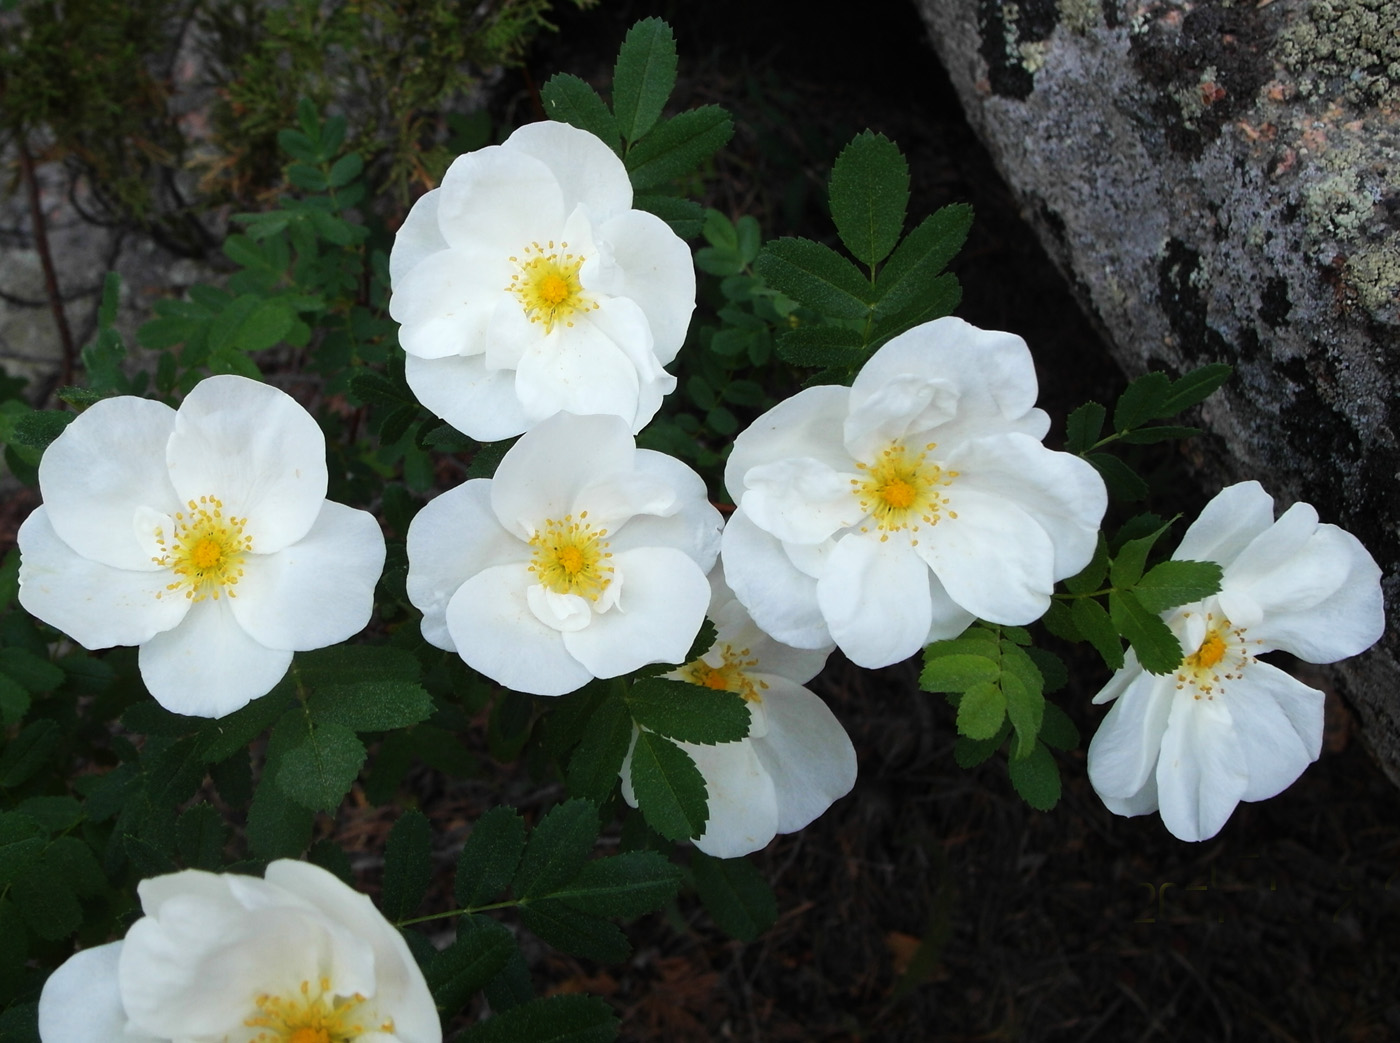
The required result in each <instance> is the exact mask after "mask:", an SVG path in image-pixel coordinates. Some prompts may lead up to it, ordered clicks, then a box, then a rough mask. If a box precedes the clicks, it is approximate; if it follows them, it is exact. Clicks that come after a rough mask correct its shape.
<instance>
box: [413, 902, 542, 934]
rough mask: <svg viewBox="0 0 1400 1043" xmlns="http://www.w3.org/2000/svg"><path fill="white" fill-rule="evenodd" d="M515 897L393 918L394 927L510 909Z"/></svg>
mask: <svg viewBox="0 0 1400 1043" xmlns="http://www.w3.org/2000/svg"><path fill="white" fill-rule="evenodd" d="M519 904H520V902H519V901H517V900H516V899H514V898H512V899H508V900H507V901H504V902H492V903H491V904H490V905H470V906H467V908H465V909H449V910H448V911H447V912H445V913H429V914H428V915H427V916H414V917H411V918H409V919H407V920H395V921H394V926H395V927H412V926H413V925H414V924H419V923H427V922H428V921H429V920H445V919H447V918H448V917H449V916H471V915H473V914H474V913H489V912H491V911H492V910H493V909H510V908H512V907H513V906H517V905H519Z"/></svg>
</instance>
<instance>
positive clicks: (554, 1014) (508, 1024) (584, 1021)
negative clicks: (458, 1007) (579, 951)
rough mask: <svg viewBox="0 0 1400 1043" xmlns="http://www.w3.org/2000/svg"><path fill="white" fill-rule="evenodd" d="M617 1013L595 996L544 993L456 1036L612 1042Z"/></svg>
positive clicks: (466, 1040)
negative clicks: (539, 997) (545, 995)
mask: <svg viewBox="0 0 1400 1043" xmlns="http://www.w3.org/2000/svg"><path fill="white" fill-rule="evenodd" d="M617 1026H618V1020H617V1015H615V1014H614V1013H613V1011H612V1008H611V1007H609V1006H608V1005H607V1003H606V1002H605V1001H603V1000H601V999H599V998H598V997H597V996H547V997H545V998H544V999H535V1000H530V1001H529V1002H527V1003H522V1004H520V1005H519V1006H517V1007H511V1008H510V1009H509V1010H503V1011H499V1012H498V1013H495V1014H493V1015H492V1016H491V1017H490V1018H488V1019H487V1020H486V1021H478V1022H477V1023H476V1024H475V1025H472V1026H471V1027H470V1028H468V1029H467V1031H466V1032H464V1033H462V1035H461V1036H460V1037H458V1038H459V1039H460V1041H461V1043H611V1041H612V1040H615V1039H616V1038H617Z"/></svg>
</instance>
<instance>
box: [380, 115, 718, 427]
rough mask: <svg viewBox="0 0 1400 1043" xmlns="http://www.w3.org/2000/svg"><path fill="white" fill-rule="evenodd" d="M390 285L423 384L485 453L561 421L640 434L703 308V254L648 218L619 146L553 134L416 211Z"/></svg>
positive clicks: (507, 151)
mask: <svg viewBox="0 0 1400 1043" xmlns="http://www.w3.org/2000/svg"><path fill="white" fill-rule="evenodd" d="M389 275H390V279H391V282H392V284H393V294H392V296H391V297H390V300H389V313H390V314H391V315H392V316H393V317H394V318H395V319H396V320H398V322H400V323H402V326H403V328H402V329H401V330H400V331H399V343H400V344H402V345H403V349H404V351H405V352H407V353H408V358H407V369H406V376H407V379H408V384H409V387H411V388H412V389H413V393H414V394H415V395H417V396H418V400H419V401H420V402H422V403H423V405H425V406H426V407H427V408H428V409H430V410H432V411H433V412H434V413H436V414H437V415H438V416H440V417H442V418H443V419H444V420H446V421H447V422H448V423H450V424H452V426H454V427H456V428H457V429H458V430H460V431H463V432H464V433H466V434H468V435H470V436H471V437H472V438H476V439H480V440H482V441H494V440H496V439H501V438H509V437H511V436H513V435H518V434H520V433H521V432H523V431H526V430H528V429H529V428H530V427H532V426H533V425H534V424H537V423H539V422H540V421H541V420H543V419H545V418H546V417H549V416H552V415H553V414H554V413H556V412H558V411H560V410H567V411H569V412H571V413H576V414H580V415H582V414H591V413H606V414H611V415H614V416H620V417H622V419H623V420H625V421H626V422H627V425H628V427H629V428H630V429H631V430H632V431H633V433H635V432H637V431H640V430H641V429H642V427H643V426H645V425H646V423H647V421H649V420H650V419H651V418H652V417H653V416H654V415H655V414H656V411H657V409H658V408H660V405H661V399H662V397H663V396H664V395H666V394H667V393H669V392H670V391H671V390H672V389H673V388H674V387H675V386H676V380H675V378H674V377H673V376H671V375H670V374H669V373H667V372H666V371H665V370H664V369H662V367H663V366H665V365H666V364H667V363H668V362H670V361H671V360H672V359H674V358H675V357H676V352H677V351H678V350H680V346H681V342H682V341H683V340H685V331H686V327H687V326H688V325H689V323H690V314H691V312H692V311H694V309H695V268H694V264H693V262H692V260H691V255H690V248H689V247H688V246H686V244H685V242H684V241H682V240H681V239H680V238H679V237H678V236H677V235H676V234H675V233H674V232H672V231H671V229H670V227H669V226H668V225H667V224H666V223H665V222H664V221H662V220H661V219H660V218H659V217H656V216H654V215H652V214H649V213H646V212H644V211H641V210H633V209H632V185H631V182H630V181H629V180H628V177H627V170H626V168H625V167H624V166H623V165H622V161H621V160H620V159H618V158H617V156H616V154H614V153H613V151H612V150H611V149H610V148H608V146H607V145H605V144H604V143H603V142H602V141H601V140H599V139H598V138H597V137H595V136H593V135H592V134H589V133H588V132H587V131H583V130H579V129H577V128H576V127H571V126H569V125H567V124H564V123H554V122H549V121H546V122H542V123H532V124H530V125H528V126H525V127H521V128H520V129H519V130H517V131H516V132H515V133H514V134H512V135H511V136H510V137H509V138H508V139H507V140H506V141H505V143H504V144H502V145H493V146H490V147H488V148H483V149H478V150H477V151H475V152H469V153H467V154H466V155H464V156H459V157H458V158H457V160H456V161H455V162H453V164H452V166H451V167H450V168H449V169H448V171H447V174H446V175H445V176H444V177H443V181H442V185H441V187H439V188H437V189H434V190H433V191H431V192H429V193H428V194H427V195H425V196H423V197H422V198H421V199H420V200H418V202H417V203H416V204H414V206H413V209H412V210H411V211H410V212H409V215H408V218H407V219H406V220H405V221H404V224H403V227H402V228H401V229H399V233H398V235H397V237H396V238H395V240H394V248H393V251H392V253H391V254H390V255H389Z"/></svg>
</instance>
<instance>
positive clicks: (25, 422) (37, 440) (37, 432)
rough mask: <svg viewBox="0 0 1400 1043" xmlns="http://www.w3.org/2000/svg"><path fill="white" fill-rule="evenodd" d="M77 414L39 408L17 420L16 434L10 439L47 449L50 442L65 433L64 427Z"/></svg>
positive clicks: (16, 442) (18, 443)
mask: <svg viewBox="0 0 1400 1043" xmlns="http://www.w3.org/2000/svg"><path fill="white" fill-rule="evenodd" d="M77 415H78V414H77V413H66V412H62V413H61V412H59V411H58V410H54V409H37V410H35V411H34V412H32V413H26V414H24V416H22V417H20V418H19V419H18V420H16V421H15V429H14V435H13V436H12V437H11V439H10V440H11V441H12V442H14V444H15V445H23V446H28V447H29V448H31V449H47V448H48V445H49V443H50V442H52V441H53V440H54V439H55V438H57V437H58V436H59V435H61V434H63V429H64V428H66V427H67V426H68V425H69V424H71V423H72V422H73V420H74V419H75V418H76V417H77Z"/></svg>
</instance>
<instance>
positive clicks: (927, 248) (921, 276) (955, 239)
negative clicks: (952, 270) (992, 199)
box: [875, 203, 972, 314]
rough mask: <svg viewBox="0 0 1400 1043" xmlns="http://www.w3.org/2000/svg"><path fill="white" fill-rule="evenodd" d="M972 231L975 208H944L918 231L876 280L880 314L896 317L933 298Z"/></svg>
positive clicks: (906, 240)
mask: <svg viewBox="0 0 1400 1043" xmlns="http://www.w3.org/2000/svg"><path fill="white" fill-rule="evenodd" d="M971 228H972V207H970V206H968V205H967V204H965V203H954V204H952V205H951V206H945V207H940V208H939V209H938V210H936V211H934V212H933V213H932V214H930V215H929V216H928V217H926V218H924V219H923V220H922V221H920V222H919V223H918V225H916V226H915V227H914V230H913V231H911V232H910V233H909V234H908V235H906V236H905V237H904V241H903V242H902V243H900V244H899V247H898V248H897V249H896V250H895V252H894V253H893V254H892V255H891V256H890V259H889V261H888V263H886V264H885V266H884V268H882V269H881V270H880V274H879V276H878V277H877V278H876V280H875V294H876V297H877V299H878V300H879V301H880V313H881V314H885V313H890V314H894V313H897V312H900V311H903V310H904V309H905V308H908V307H909V306H910V305H911V304H913V303H914V302H916V301H917V300H919V299H920V298H922V297H925V296H927V295H928V294H929V292H930V290H931V288H932V287H933V285H934V283H935V282H936V281H937V280H938V276H939V274H940V273H941V272H942V271H943V269H945V268H946V267H948V262H949V261H951V260H952V259H953V258H954V257H955V256H957V252H958V251H959V250H960V249H962V245H963V243H964V242H966V240H967V233H968V231H969V230H970V229H971Z"/></svg>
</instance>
